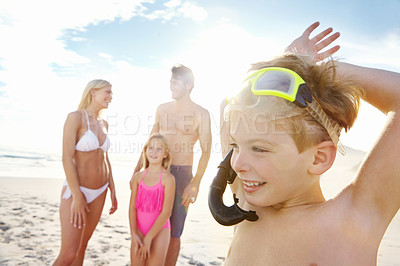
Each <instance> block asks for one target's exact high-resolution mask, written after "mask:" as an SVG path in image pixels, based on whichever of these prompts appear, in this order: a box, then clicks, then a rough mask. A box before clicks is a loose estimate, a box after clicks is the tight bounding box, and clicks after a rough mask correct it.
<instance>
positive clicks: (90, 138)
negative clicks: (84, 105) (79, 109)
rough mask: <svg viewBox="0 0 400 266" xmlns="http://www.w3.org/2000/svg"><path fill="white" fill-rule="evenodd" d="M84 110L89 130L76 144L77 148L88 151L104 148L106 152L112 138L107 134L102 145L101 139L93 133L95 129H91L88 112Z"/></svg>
mask: <svg viewBox="0 0 400 266" xmlns="http://www.w3.org/2000/svg"><path fill="white" fill-rule="evenodd" d="M83 111H84V112H85V115H86V122H87V126H88V130H87V131H86V132H85V134H83V136H82V138H81V139H80V140H79V141H78V143H77V144H76V145H75V150H77V151H86V152H87V151H94V150H97V149H102V150H103V151H104V152H106V151H107V150H108V149H109V148H110V139H109V138H108V136H106V139H105V140H104V143H103V145H101V146H100V142H99V139H98V138H97V136H96V135H95V134H94V133H93V131H91V130H90V125H89V116H88V114H87V113H86V110H83Z"/></svg>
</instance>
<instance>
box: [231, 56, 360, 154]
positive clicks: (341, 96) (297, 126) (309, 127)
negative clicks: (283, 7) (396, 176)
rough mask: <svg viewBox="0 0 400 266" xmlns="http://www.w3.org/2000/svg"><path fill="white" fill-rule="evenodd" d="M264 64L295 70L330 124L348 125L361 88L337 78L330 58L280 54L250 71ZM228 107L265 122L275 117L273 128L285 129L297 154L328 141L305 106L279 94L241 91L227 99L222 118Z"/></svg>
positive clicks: (327, 137) (344, 126)
mask: <svg viewBox="0 0 400 266" xmlns="http://www.w3.org/2000/svg"><path fill="white" fill-rule="evenodd" d="M266 67H282V68H287V69H291V70H293V71H294V72H296V73H297V74H298V75H299V76H300V77H302V78H303V79H304V81H305V82H306V84H307V86H308V87H309V89H310V91H311V93H312V96H313V98H314V99H315V100H316V101H317V102H318V103H319V104H320V106H321V107H322V109H323V110H324V111H325V113H326V114H327V116H328V117H329V118H330V119H331V121H332V122H333V123H334V124H338V125H339V127H340V128H341V129H345V131H347V130H348V129H350V128H351V127H352V125H353V123H354V121H355V119H356V118H357V113H358V109H359V105H360V97H361V96H362V94H363V90H362V89H361V88H360V87H359V86H358V85H357V84H356V83H355V82H353V81H351V80H339V79H337V77H336V68H335V65H334V62H333V60H331V61H329V62H327V63H323V64H321V65H316V64H314V63H313V62H312V61H311V60H310V58H309V57H306V56H300V55H295V54H284V55H282V56H280V57H277V58H275V59H272V60H270V61H266V62H259V63H256V64H253V65H252V67H251V69H250V71H256V70H259V69H262V68H266ZM232 110H240V111H246V112H250V113H252V114H254V115H256V116H260V114H262V116H264V117H267V119H268V120H269V121H277V120H279V121H280V123H275V124H276V125H275V126H276V127H275V129H278V130H284V131H286V132H288V134H289V135H291V137H292V138H293V140H294V142H295V143H296V146H297V149H298V151H299V152H300V153H301V152H303V151H304V150H306V149H307V148H309V147H311V146H313V145H315V144H318V143H320V142H322V141H325V140H331V137H330V136H329V134H328V132H327V131H326V129H325V128H324V127H323V126H322V125H321V124H320V123H319V122H317V121H316V120H315V118H314V117H313V116H312V115H311V114H310V113H309V112H307V111H306V110H305V108H300V107H297V106H296V105H295V104H293V103H291V102H289V101H287V100H285V99H282V98H279V97H275V96H257V95H254V94H252V93H251V91H250V90H249V89H248V90H244V91H241V92H240V93H239V94H238V95H237V96H236V97H234V98H233V99H231V100H229V104H228V107H227V108H226V112H227V113H226V115H225V117H226V119H227V117H228V115H229V112H230V111H232ZM282 120H283V121H284V123H282ZM339 136H340V132H338V137H339ZM335 144H336V143H335Z"/></svg>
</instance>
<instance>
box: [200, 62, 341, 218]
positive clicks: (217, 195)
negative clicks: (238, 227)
mask: <svg viewBox="0 0 400 266" xmlns="http://www.w3.org/2000/svg"><path fill="white" fill-rule="evenodd" d="M243 90H250V91H251V93H252V94H253V95H259V96H262V95H270V96H276V97H279V98H282V99H285V100H287V101H289V102H292V103H294V104H295V105H297V106H298V107H300V108H305V109H306V110H307V111H308V112H309V113H310V114H311V115H312V117H314V119H315V120H316V121H318V122H319V123H320V124H321V125H322V126H323V127H324V128H325V129H326V130H327V132H328V134H329V136H330V137H331V139H332V141H333V143H334V144H335V146H336V148H337V149H338V151H339V152H340V153H341V154H343V155H344V154H345V150H344V147H343V146H342V144H341V142H340V140H339V137H340V132H341V130H342V128H341V127H340V126H339V125H338V124H337V123H336V122H335V121H332V120H331V119H330V118H329V117H328V116H327V115H326V113H325V112H324V110H323V109H322V107H321V106H320V105H319V103H318V102H317V101H316V100H315V99H314V97H313V96H312V94H311V91H310V89H309V88H308V86H307V84H306V83H305V81H304V80H303V79H302V78H301V77H300V76H299V75H298V74H297V73H296V72H294V71H292V70H290V69H286V68H280V67H267V68H263V69H260V70H258V71H255V72H253V73H252V74H251V75H249V76H248V77H247V78H246V79H245V81H244V87H243ZM232 153H233V150H231V151H230V152H229V153H228V154H227V155H226V157H225V159H224V160H223V161H222V162H221V163H220V165H219V166H218V168H219V170H218V173H217V176H216V177H215V178H214V180H213V183H212V184H211V187H210V191H209V197H208V204H209V207H210V210H211V213H212V215H213V217H214V219H215V220H216V221H217V222H218V223H220V224H222V225H235V224H238V223H240V222H242V221H243V220H248V221H257V219H258V216H257V215H256V213H255V211H245V210H243V209H241V208H240V207H239V206H238V205H237V203H238V201H239V200H238V199H237V198H236V196H235V194H234V195H233V198H234V205H232V206H230V207H228V206H225V205H224V203H223V200H222V196H223V193H224V192H225V189H226V185H227V184H232V183H233V181H234V180H235V178H236V173H235V171H234V170H233V169H232V167H231V164H230V159H231V156H232Z"/></svg>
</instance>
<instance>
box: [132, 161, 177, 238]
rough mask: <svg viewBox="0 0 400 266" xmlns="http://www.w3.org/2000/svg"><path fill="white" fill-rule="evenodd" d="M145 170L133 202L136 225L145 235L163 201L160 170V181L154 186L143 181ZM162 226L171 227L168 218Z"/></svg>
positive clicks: (158, 213) (157, 214) (159, 210)
mask: <svg viewBox="0 0 400 266" xmlns="http://www.w3.org/2000/svg"><path fill="white" fill-rule="evenodd" d="M147 170H148V168H147V169H146V171H145V172H144V175H143V178H142V180H141V181H140V183H139V186H138V191H137V195H136V203H135V207H136V221H137V226H138V228H139V230H140V231H141V232H142V233H143V235H146V234H147V233H148V232H149V231H150V229H151V227H152V226H153V224H154V222H155V221H156V220H157V217H158V216H159V215H160V213H161V210H162V207H163V203H164V187H163V185H162V183H161V177H162V170H161V173H160V181H159V182H158V183H157V184H155V185H154V186H148V185H146V184H145V183H144V177H145V176H146V174H147ZM163 228H171V224H170V221H169V218H168V220H167V222H166V223H165V225H164V226H163Z"/></svg>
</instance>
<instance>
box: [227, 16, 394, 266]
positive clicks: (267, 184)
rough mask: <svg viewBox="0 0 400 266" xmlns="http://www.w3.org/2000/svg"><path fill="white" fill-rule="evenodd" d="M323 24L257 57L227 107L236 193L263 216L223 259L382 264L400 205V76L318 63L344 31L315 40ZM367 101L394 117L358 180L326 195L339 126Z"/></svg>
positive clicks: (346, 125) (243, 226) (239, 229)
mask: <svg viewBox="0 0 400 266" xmlns="http://www.w3.org/2000/svg"><path fill="white" fill-rule="evenodd" d="M318 25H319V24H318V23H314V24H313V25H311V26H310V27H309V28H308V29H307V30H306V31H305V32H304V34H303V35H302V36H301V37H299V38H298V39H296V40H295V41H294V42H293V43H292V44H291V45H290V46H289V50H290V53H288V54H285V55H282V56H280V57H277V58H275V59H273V60H270V61H267V62H260V63H257V64H254V65H253V66H252V68H251V71H252V72H251V73H250V75H249V77H248V78H247V79H246V81H245V82H244V84H243V89H242V90H241V92H240V93H239V94H238V95H237V96H236V97H234V98H232V99H230V100H229V103H228V104H227V106H226V107H225V108H224V117H225V123H226V126H223V128H222V132H221V135H222V136H223V138H224V137H226V138H227V139H223V140H222V143H229V144H230V147H231V148H232V149H233V154H232V158H231V166H232V168H233V169H234V170H235V172H236V173H237V178H236V181H235V183H234V185H233V186H232V190H233V192H234V193H236V195H237V197H238V198H239V205H240V207H242V208H243V209H245V210H254V211H256V213H257V215H258V217H259V218H258V220H257V221H255V222H250V221H243V222H241V223H240V224H238V225H237V226H236V230H235V234H234V236H233V240H232V243H231V247H230V249H229V252H228V256H227V258H226V262H225V263H226V265H376V260H377V251H378V248H379V244H380V242H381V239H382V237H383V235H384V233H385V231H386V229H387V227H388V225H389V223H390V221H391V220H392V218H393V217H394V215H395V214H396V212H397V211H398V209H399V207H400V164H399V163H398V158H399V157H400V118H399V114H398V112H400V74H398V73H394V72H389V71H384V70H379V69H372V68H365V67H360V66H355V65H351V64H347V63H341V62H337V61H333V60H330V61H328V62H325V63H321V64H316V62H318V61H321V60H323V59H325V58H327V57H328V56H329V55H331V54H333V53H334V52H336V51H337V50H338V47H334V48H332V49H330V50H328V51H327V52H325V53H320V54H318V52H319V51H320V50H321V49H322V48H323V47H326V46H327V45H329V44H330V43H331V42H332V41H333V40H334V39H336V38H337V37H338V34H336V35H332V36H331V37H329V38H327V39H325V40H323V38H325V37H326V36H327V35H328V34H329V33H330V32H331V30H329V31H324V32H322V33H320V34H318V35H317V36H316V37H314V38H312V39H311V40H310V39H309V36H310V34H311V32H312V31H313V30H314V29H315V28H316V27H317V26H318ZM321 40H322V41H321ZM360 99H363V100H365V101H367V102H369V103H370V104H372V105H373V106H375V107H376V108H378V109H379V110H381V111H382V112H383V113H385V114H386V115H387V123H386V126H385V127H384V128H383V130H382V134H381V136H380V137H379V139H378V140H377V141H376V143H375V145H374V147H373V148H372V150H371V151H370V152H369V153H368V155H367V156H366V158H365V160H364V162H363V163H362V165H361V166H360V169H359V171H358V172H357V176H356V179H355V180H354V182H353V183H352V184H350V185H349V186H348V187H346V188H345V189H344V190H343V191H342V192H341V193H340V194H339V195H337V196H336V197H335V198H333V199H331V200H329V201H326V200H325V198H324V196H323V194H322V191H321V187H320V176H321V175H322V174H323V173H325V172H326V171H327V170H328V169H329V168H330V167H331V166H332V164H333V162H334V160H335V157H336V152H337V151H339V152H341V153H344V149H343V146H342V145H341V143H340V140H339V137H340V133H341V131H342V129H345V130H346V131H347V130H348V129H350V128H351V126H352V125H353V123H354V121H355V119H356V117H357V113H358V108H359V102H360ZM371 126H373V125H371ZM224 128H225V129H226V130H229V131H228V134H224V133H223V130H224Z"/></svg>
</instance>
